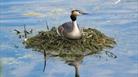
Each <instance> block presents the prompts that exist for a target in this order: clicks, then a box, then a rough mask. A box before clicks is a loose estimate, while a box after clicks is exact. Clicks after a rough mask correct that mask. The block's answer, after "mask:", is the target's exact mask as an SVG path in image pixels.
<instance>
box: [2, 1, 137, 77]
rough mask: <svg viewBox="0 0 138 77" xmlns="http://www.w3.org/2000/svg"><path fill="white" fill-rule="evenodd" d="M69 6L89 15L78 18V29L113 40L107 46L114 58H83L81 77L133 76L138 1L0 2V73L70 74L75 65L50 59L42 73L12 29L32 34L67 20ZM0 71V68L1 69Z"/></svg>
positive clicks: (37, 57) (30, 76) (21, 76)
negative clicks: (92, 29)
mask: <svg viewBox="0 0 138 77" xmlns="http://www.w3.org/2000/svg"><path fill="white" fill-rule="evenodd" d="M72 9H80V10H83V11H84V12H88V13H91V15H90V16H80V17H78V23H79V25H80V26H81V27H91V28H96V29H98V30H100V31H101V32H103V33H105V34H106V35H108V36H110V37H113V38H114V39H115V40H116V41H117V46H115V48H113V49H112V50H111V52H113V53H114V54H115V55H117V58H116V59H112V58H109V57H108V56H106V55H105V54H101V58H98V57H97V56H88V57H85V58H84V60H83V62H82V63H81V65H80V77H138V41H137V40H138V1H137V0H72V1H71V0H70V1H69V0H68V1H67V0H66V1H65V0H41V1H40V0H0V67H2V73H0V74H2V75H1V76H2V77H74V68H73V67H71V66H68V65H67V64H65V63H64V61H61V60H60V59H58V58H49V59H48V61H47V68H46V71H45V72H42V69H43V55H42V54H41V53H38V52H34V51H32V50H31V49H25V48H24V46H23V45H22V41H21V40H20V39H19V38H18V37H17V35H16V33H15V32H14V29H18V30H23V25H24V24H26V25H27V29H30V28H32V29H33V30H34V32H36V33H37V31H41V30H46V26H45V21H46V20H47V21H48V24H49V26H50V27H52V26H56V27H57V26H58V25H60V24H62V23H64V22H66V21H70V18H69V15H70V11H71V10H72ZM0 70H1V69H0Z"/></svg>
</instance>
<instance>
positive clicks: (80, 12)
mask: <svg viewBox="0 0 138 77" xmlns="http://www.w3.org/2000/svg"><path fill="white" fill-rule="evenodd" d="M71 15H73V16H80V15H88V13H84V12H82V11H80V10H72V11H71Z"/></svg>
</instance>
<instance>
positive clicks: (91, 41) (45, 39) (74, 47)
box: [25, 27, 116, 56]
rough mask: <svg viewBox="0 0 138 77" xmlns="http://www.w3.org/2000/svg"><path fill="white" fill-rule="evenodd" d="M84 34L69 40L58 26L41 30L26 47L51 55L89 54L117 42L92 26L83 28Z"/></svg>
mask: <svg viewBox="0 0 138 77" xmlns="http://www.w3.org/2000/svg"><path fill="white" fill-rule="evenodd" d="M82 34H83V36H82V38H81V39H79V40H69V39H66V38H64V37H61V36H59V35H58V34H57V33H56V28H55V27H53V28H52V29H51V30H49V31H41V32H39V33H38V34H37V35H36V36H33V37H30V38H28V39H27V41H26V42H25V46H26V48H32V49H33V50H36V51H39V52H43V50H46V53H47V54H49V55H53V56H54V55H58V56H65V55H69V54H70V56H72V55H88V54H93V53H97V52H98V51H102V50H103V49H105V48H113V47H114V45H115V44H116V42H115V40H114V39H113V38H110V37H108V36H106V35H104V34H103V33H101V32H100V31H98V30H96V29H92V28H88V29H83V32H82Z"/></svg>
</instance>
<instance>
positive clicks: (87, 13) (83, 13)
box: [81, 13, 89, 15]
mask: <svg viewBox="0 0 138 77" xmlns="http://www.w3.org/2000/svg"><path fill="white" fill-rule="evenodd" d="M81 14H82V15H89V13H81Z"/></svg>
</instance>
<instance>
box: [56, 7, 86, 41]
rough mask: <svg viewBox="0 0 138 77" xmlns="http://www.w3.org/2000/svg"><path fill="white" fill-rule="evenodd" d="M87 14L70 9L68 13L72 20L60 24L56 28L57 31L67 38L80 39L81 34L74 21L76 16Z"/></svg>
mask: <svg viewBox="0 0 138 77" xmlns="http://www.w3.org/2000/svg"><path fill="white" fill-rule="evenodd" d="M87 14H88V13H83V12H81V11H80V10H72V11H71V15H70V18H71V20H72V21H71V22H66V23H64V24H62V25H60V26H59V27H58V29H57V33H58V34H59V35H60V36H63V37H65V38H67V39H80V38H81V36H82V34H81V31H80V29H79V26H78V24H77V21H76V20H77V16H79V15H87Z"/></svg>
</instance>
